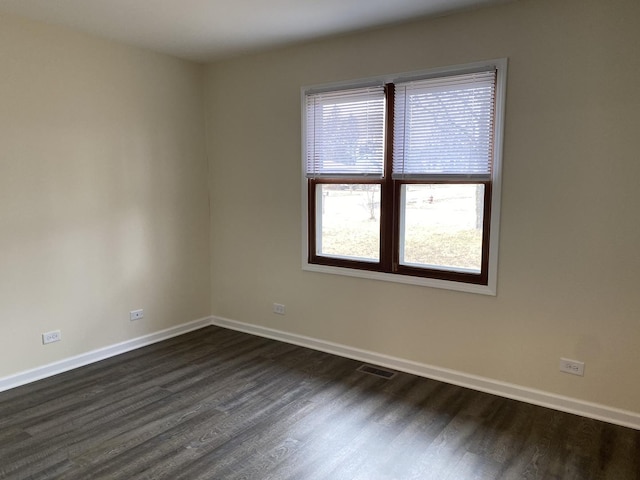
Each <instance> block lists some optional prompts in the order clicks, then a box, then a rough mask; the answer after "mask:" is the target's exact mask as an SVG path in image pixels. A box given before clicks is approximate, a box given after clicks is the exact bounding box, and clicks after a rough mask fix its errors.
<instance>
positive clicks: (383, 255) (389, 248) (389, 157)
mask: <svg viewBox="0 0 640 480" xmlns="http://www.w3.org/2000/svg"><path fill="white" fill-rule="evenodd" d="M384 91H385V152H384V178H383V183H382V192H381V196H380V199H381V200H380V202H381V204H380V265H381V268H382V271H384V272H392V271H393V264H394V261H396V260H394V259H396V257H397V254H396V248H397V239H396V235H397V234H396V232H395V228H394V224H395V220H394V218H395V216H396V215H395V211H396V207H395V203H396V199H395V189H394V186H393V184H394V182H393V179H392V174H393V126H394V125H393V124H394V115H393V111H394V93H395V86H394V85H393V84H392V83H389V84H387V85H385V89H384Z"/></svg>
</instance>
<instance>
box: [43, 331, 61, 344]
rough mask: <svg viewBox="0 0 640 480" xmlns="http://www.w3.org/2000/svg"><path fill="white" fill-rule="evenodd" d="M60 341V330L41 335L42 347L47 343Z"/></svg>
mask: <svg viewBox="0 0 640 480" xmlns="http://www.w3.org/2000/svg"><path fill="white" fill-rule="evenodd" d="M60 340H62V333H60V330H54V331H53V332H47V333H43V334H42V344H43V345H46V344H47V343H53V342H59V341H60Z"/></svg>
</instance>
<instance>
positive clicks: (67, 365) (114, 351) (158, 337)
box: [0, 317, 212, 392]
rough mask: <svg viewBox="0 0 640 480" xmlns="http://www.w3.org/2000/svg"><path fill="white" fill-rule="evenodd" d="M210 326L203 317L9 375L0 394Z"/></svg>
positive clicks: (208, 319)
mask: <svg viewBox="0 0 640 480" xmlns="http://www.w3.org/2000/svg"><path fill="white" fill-rule="evenodd" d="M211 324H212V317H205V318H201V319H199V320H194V321H192V322H188V323H183V324H182V325H177V326H175V327H171V328H167V329H165V330H160V331H159V332H155V333H150V334H148V335H144V336H142V337H138V338H133V339H131V340H126V341H124V342H121V343H117V344H115V345H110V346H108V347H103V348H99V349H97V350H92V351H90V352H86V353H81V354H80V355H76V356H74V357H69V358H65V359H63V360H60V361H57V362H54V363H50V364H48V365H43V366H41V367H37V368H34V369H32V370H27V371H24V372H20V373H16V374H14V375H9V376H8V377H3V378H0V392H3V391H5V390H9V389H11V388H15V387H19V386H20V385H25V384H27V383H31V382H35V381H36V380H41V379H43V378H47V377H52V376H53V375H57V374H59V373H63V372H66V371H69V370H73V369H74V368H79V367H84V366H85V365H89V364H91V363H94V362H99V361H100V360H104V359H106V358H110V357H113V356H115V355H120V354H121V353H125V352H129V351H131V350H135V349H137V348H142V347H145V346H147V345H151V344H152V343H157V342H161V341H163V340H167V339H169V338H172V337H177V336H178V335H183V334H185V333H188V332H191V331H193V330H197V329H199V328H203V327H207V326H209V325H211Z"/></svg>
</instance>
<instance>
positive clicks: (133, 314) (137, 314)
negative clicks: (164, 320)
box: [129, 308, 144, 321]
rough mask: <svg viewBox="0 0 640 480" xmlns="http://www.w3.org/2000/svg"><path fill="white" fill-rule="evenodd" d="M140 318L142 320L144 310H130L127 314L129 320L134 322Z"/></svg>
mask: <svg viewBox="0 0 640 480" xmlns="http://www.w3.org/2000/svg"><path fill="white" fill-rule="evenodd" d="M141 318H144V310H143V309H142V308H141V309H139V310H131V311H130V312H129V320H131V321H134V320H140V319H141Z"/></svg>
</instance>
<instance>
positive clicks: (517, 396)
mask: <svg viewBox="0 0 640 480" xmlns="http://www.w3.org/2000/svg"><path fill="white" fill-rule="evenodd" d="M211 323H212V324H213V325H217V326H219V327H224V328H228V329H231V330H237V331H240V332H245V333H249V334H252V335H257V336H260V337H265V338H271V339H273V340H279V341H281V342H286V343H292V344H294V345H300V346H302V347H307V348H312V349H314V350H319V351H322V352H327V353H332V354H334V355H339V356H341V357H346V358H351V359H354V360H358V361H361V362H365V363H371V364H374V365H380V366H383V367H387V368H391V369H394V370H398V371H401V372H406V373H411V374H414V375H418V376H421V377H426V378H431V379H433V380H440V381H442V382H446V383H451V384H454V385H459V386H461V387H466V388H470V389H473V390H478V391H481V392H486V393H491V394H493V395H499V396H501V397H506V398H511V399H514V400H519V401H522V402H526V403H531V404H533V405H539V406H542V407H547V408H552V409H554V410H559V411H561V412H567V413H572V414H576V415H581V416H583V417H588V418H593V419H596V420H602V421H604V422H609V423H613V424H616V425H622V426H624V427H630V428H633V429H636V430H640V413H638V412H631V411H628V410H621V409H617V408H613V407H608V406H606V405H601V404H598V403H592V402H585V401H583V400H579V399H576V398H571V397H565V396H563V395H556V394H554V393H549V392H545V391H542V390H536V389H532V388H527V387H523V386H521V385H515V384H512V383H507V382H501V381H498V380H493V379H491V378H486V377H481V376H478V375H471V374H468V373H464V372H459V371H456V370H450V369H447V368H441V367H436V366H433V365H427V364H423V363H418V362H413V361H411V360H405V359H402V358H397V357H391V356H389V355H383V354H380V353H376V352H371V351H368V350H361V349H358V348H353V347H350V346H348V345H342V344H339V343H333V342H327V341H324V340H318V339H315V338H311V337H306V336H303V335H298V334H295V333H288V332H284V331H281V330H274V329H272V328H267V327H262V326H258V325H252V324H248V323H243V322H238V321H235V320H229V319H227V318H222V317H212V322H211Z"/></svg>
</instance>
